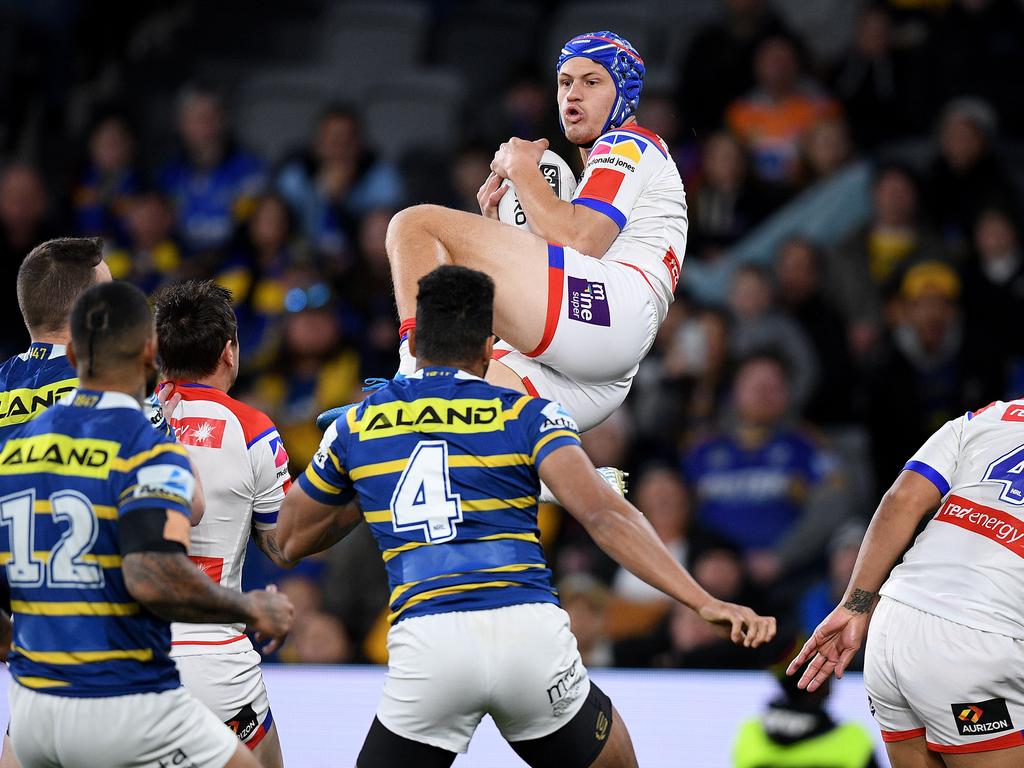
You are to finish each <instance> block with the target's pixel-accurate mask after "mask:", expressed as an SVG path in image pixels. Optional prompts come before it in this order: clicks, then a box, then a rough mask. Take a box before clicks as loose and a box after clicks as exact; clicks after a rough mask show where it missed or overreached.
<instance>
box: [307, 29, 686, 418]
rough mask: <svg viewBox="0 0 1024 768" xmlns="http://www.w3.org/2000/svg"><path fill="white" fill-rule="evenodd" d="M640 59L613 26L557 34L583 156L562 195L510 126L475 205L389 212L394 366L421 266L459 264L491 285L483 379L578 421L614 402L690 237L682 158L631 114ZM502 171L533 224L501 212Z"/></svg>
mask: <svg viewBox="0 0 1024 768" xmlns="http://www.w3.org/2000/svg"><path fill="white" fill-rule="evenodd" d="M644 72H645V69H644V63H643V60H642V59H641V58H640V55H639V54H638V53H637V52H636V50H635V49H634V48H633V46H632V45H630V43H629V42H628V41H627V40H624V39H623V38H621V37H619V36H618V35H616V34H614V33H612V32H595V33H592V34H585V35H579V36H577V37H574V38H573V39H572V40H570V41H569V42H567V43H566V44H565V47H564V48H562V51H561V53H560V55H559V57H558V64H557V67H556V74H557V98H558V110H559V118H560V119H561V123H562V128H563V130H564V132H565V136H566V138H568V140H569V141H570V142H572V143H573V144H575V145H576V146H577V147H579V149H580V154H581V156H582V157H583V160H584V162H585V164H586V170H585V172H584V174H583V179H582V182H581V183H580V185H579V188H578V189H577V191H576V195H575V197H574V199H573V200H572V202H571V203H568V202H565V201H562V200H560V199H558V197H556V196H555V195H554V194H553V192H552V190H551V187H550V186H549V185H548V183H547V182H546V181H545V180H544V177H543V175H542V174H541V171H540V170H539V168H538V161H539V159H540V157H541V155H542V154H543V152H544V149H545V148H546V147H547V141H546V140H540V141H536V142H530V141H525V140H521V139H517V138H512V139H510V140H509V141H508V142H507V143H505V144H502V146H501V148H500V149H499V150H498V152H497V154H496V155H495V156H494V162H493V163H492V164H491V169H492V171H493V173H492V174H491V175H490V177H489V178H488V179H487V181H486V182H485V184H484V185H483V187H482V188H481V190H480V194H479V201H480V208H481V212H482V213H483V216H475V215H472V214H469V213H465V212H461V211H455V210H449V209H446V208H441V207H438V206H429V205H419V206H414V207H412V208H407V209H405V210H404V211H401V212H400V213H398V214H397V215H396V216H395V217H394V218H393V219H392V220H391V224H390V226H389V228H388V235H387V251H388V257H389V259H390V261H391V274H392V278H393V280H394V285H395V300H396V302H397V304H398V314H399V319H400V320H401V335H402V340H401V342H400V365H399V375H409V374H411V373H413V372H414V371H415V370H416V361H415V357H414V355H413V354H412V352H411V349H410V346H409V342H408V336H409V331H410V330H411V329H412V328H414V327H415V319H414V315H415V312H416V289H417V285H418V283H419V280H420V278H422V277H423V276H424V275H426V274H427V273H428V272H430V271H431V270H433V269H434V268H435V267H437V266H438V265H443V264H457V265H462V266H465V267H471V268H473V269H477V270H480V271H482V272H484V273H486V274H487V275H489V276H490V277H491V278H492V279H493V280H494V283H495V286H496V288H495V296H494V332H495V333H496V334H497V335H498V336H499V337H500V338H501V340H502V341H501V343H499V344H497V345H496V347H495V352H494V359H495V362H494V364H493V365H491V366H490V368H489V369H488V373H487V380H488V381H490V382H492V383H494V384H497V385H499V386H504V387H508V388H510V389H514V390H516V391H518V392H528V393H530V394H532V395H537V396H540V397H544V398H547V399H549V400H555V401H557V402H559V403H561V404H562V405H564V406H565V407H566V409H567V410H568V411H569V413H571V414H572V416H573V418H574V419H575V420H576V422H577V423H578V424H579V425H580V427H581V428H582V429H584V430H586V429H590V428H591V427H593V426H594V425H596V424H599V423H600V422H602V421H604V420H605V419H606V418H608V416H609V415H610V414H611V413H612V412H613V411H614V410H615V409H616V408H617V407H618V406H619V405H620V404H621V403H622V401H623V399H624V398H625V397H626V394H627V393H628V392H629V388H630V385H631V382H632V379H633V376H634V375H635V373H636V370H637V367H638V365H639V363H640V361H641V360H642V359H643V358H644V356H645V355H646V354H647V351H648V350H649V349H650V348H651V345H652V344H653V342H654V337H655V334H656V333H657V331H658V327H659V326H660V325H661V323H662V321H663V320H664V319H665V316H666V314H667V312H668V307H669V305H670V304H671V303H672V300H673V298H674V291H675V287H676V282H677V281H678V279H679V271H680V268H681V264H682V259H683V254H684V251H685V248H686V231H687V218H686V199H685V196H684V193H683V183H682V180H681V179H680V176H679V172H678V170H677V169H676V166H675V163H674V162H673V160H672V158H671V157H670V156H669V153H668V148H667V146H666V145H665V142H664V141H662V140H661V138H659V137H658V136H657V135H655V134H654V133H652V132H650V131H648V130H646V129H645V128H642V127H641V126H640V125H638V124H637V122H636V112H637V107H638V104H639V100H640V93H641V90H642V88H643V78H644ZM506 179H508V180H510V181H512V182H513V183H514V184H515V188H516V194H517V195H518V198H519V201H520V203H521V205H522V207H523V210H524V212H525V213H526V217H527V220H528V221H529V223H530V227H531V229H532V232H533V234H531V233H530V232H527V231H525V230H521V229H517V228H515V227H512V226H508V225H506V224H503V223H501V222H500V221H498V220H497V205H498V202H499V201H500V199H501V196H502V195H503V194H504V191H505V188H504V187H503V186H502V182H503V181H504V180H506ZM488 330H490V329H488ZM339 410H340V409H335V410H334V411H328V412H327V413H326V414H324V417H323V419H322V420H321V421H319V422H318V423H321V425H322V426H325V425H326V423H330V422H331V421H333V419H334V418H335V417H337V415H338V412H339Z"/></svg>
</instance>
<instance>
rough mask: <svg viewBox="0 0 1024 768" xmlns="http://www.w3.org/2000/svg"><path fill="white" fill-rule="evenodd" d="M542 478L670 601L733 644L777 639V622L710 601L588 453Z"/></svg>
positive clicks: (550, 465) (553, 466)
mask: <svg viewBox="0 0 1024 768" xmlns="http://www.w3.org/2000/svg"><path fill="white" fill-rule="evenodd" d="M540 475H541V478H542V479H543V480H544V482H545V483H546V484H547V485H548V487H549V488H550V489H551V490H552V491H553V492H554V494H555V496H556V497H557V498H559V499H564V500H566V509H568V510H569V512H570V514H572V516H573V517H575V518H576V519H577V520H579V521H580V523H581V524H582V525H583V527H584V528H586V529H587V533H589V534H590V536H591V537H592V538H593V539H594V541H595V542H596V543H597V545H598V546H599V547H601V549H602V550H604V551H605V552H607V553H608V555H610V556H611V557H612V558H613V559H614V560H615V561H616V562H617V563H619V564H620V565H622V566H623V567H625V568H626V569H627V570H629V571H630V572H632V573H633V574H635V575H636V576H637V577H639V578H641V579H643V580H644V581H645V582H647V583H648V584H650V585H651V586H652V587H655V588H656V589H660V590H661V591H662V592H664V593H665V594H666V595H669V596H670V597H673V598H675V599H676V600H678V601H679V602H681V603H683V604H684V605H687V606H689V607H690V608H692V609H693V610H695V611H697V612H698V613H699V614H700V615H701V617H702V618H704V619H705V620H706V621H709V622H711V623H712V624H716V625H719V626H722V627H724V628H727V629H728V630H729V636H730V638H731V639H732V641H733V642H734V643H737V644H740V643H742V644H743V645H745V646H749V647H752V648H756V647H758V646H759V645H761V644H762V643H766V642H768V641H769V640H771V639H772V638H773V637H774V636H775V619H774V618H772V617H765V616H758V615H757V614H756V613H754V612H753V611H752V610H750V609H749V608H746V607H744V606H741V605H734V604H733V603H726V602H723V601H721V600H718V599H716V598H714V597H712V596H711V595H709V594H708V593H707V592H706V591H705V590H704V589H703V588H702V587H701V586H700V585H699V584H698V583H697V582H696V581H694V580H693V578H692V577H691V576H690V574H689V573H687V572H686V569H685V568H683V566H682V565H680V564H679V563H678V562H677V561H676V559H675V558H674V557H672V554H671V553H670V552H669V551H668V550H667V549H666V548H665V545H664V544H663V543H662V542H661V539H659V538H658V535H657V534H656V533H655V531H654V528H653V527H651V524H650V523H649V522H648V521H647V518H645V517H644V516H643V514H641V513H640V511H639V510H638V509H637V508H636V507H634V506H633V505H632V504H630V503H629V502H628V501H626V500H625V499H623V498H622V497H621V496H619V495H618V494H616V493H615V492H614V491H613V490H612V489H611V488H610V487H609V486H608V484H607V483H606V482H605V481H604V480H603V479H601V477H600V476H599V475H598V474H597V473H596V472H595V471H594V465H593V464H592V463H591V462H590V459H589V458H587V455H586V454H585V453H584V452H583V449H582V448H580V447H579V446H576V445H567V446H563V447H561V448H558V449H556V450H554V451H552V452H551V453H550V454H549V455H548V456H547V458H545V459H544V461H543V463H542V464H541V465H540Z"/></svg>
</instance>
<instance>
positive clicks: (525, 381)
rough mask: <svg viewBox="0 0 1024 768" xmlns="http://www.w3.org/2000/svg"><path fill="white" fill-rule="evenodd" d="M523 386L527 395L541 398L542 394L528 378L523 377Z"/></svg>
mask: <svg viewBox="0 0 1024 768" xmlns="http://www.w3.org/2000/svg"><path fill="white" fill-rule="evenodd" d="M523 386H524V387H526V394H528V395H533V396H534V397H540V392H538V391H537V388H536V387H535V386H533V382H532V381H530V380H529V379H528V378H527V377H526V376H523Z"/></svg>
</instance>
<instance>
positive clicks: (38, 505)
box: [35, 499, 117, 520]
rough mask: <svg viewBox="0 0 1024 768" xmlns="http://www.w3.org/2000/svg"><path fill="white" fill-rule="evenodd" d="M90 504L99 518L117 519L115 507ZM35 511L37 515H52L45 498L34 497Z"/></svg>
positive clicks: (51, 509) (51, 508) (49, 505)
mask: <svg viewBox="0 0 1024 768" xmlns="http://www.w3.org/2000/svg"><path fill="white" fill-rule="evenodd" d="M90 506H91V507H92V511H93V513H94V514H95V515H96V517H98V518H99V519H100V520H117V507H108V506H106V505H104V504H92V503H91V502H90ZM35 513H36V514H37V515H52V514H53V506H52V505H51V504H50V502H49V501H47V500H45V499H36V502H35Z"/></svg>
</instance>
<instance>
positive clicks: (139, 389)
mask: <svg viewBox="0 0 1024 768" xmlns="http://www.w3.org/2000/svg"><path fill="white" fill-rule="evenodd" d="M78 388H79V389H90V390H92V391H93V392H121V393H123V394H125V395H130V396H131V397H134V398H135V399H136V400H138V401H139V402H140V403H141V402H142V401H143V400H145V399H146V383H145V382H142V383H141V384H140V383H138V382H137V381H136V382H133V381H131V377H130V376H109V377H107V376H103V377H94V378H89V377H88V376H79V378H78Z"/></svg>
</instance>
